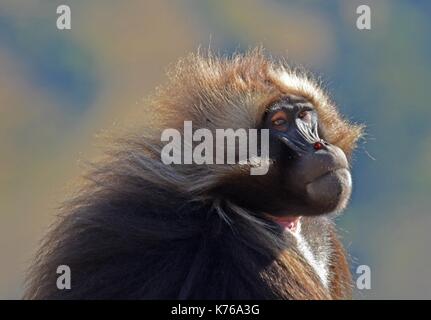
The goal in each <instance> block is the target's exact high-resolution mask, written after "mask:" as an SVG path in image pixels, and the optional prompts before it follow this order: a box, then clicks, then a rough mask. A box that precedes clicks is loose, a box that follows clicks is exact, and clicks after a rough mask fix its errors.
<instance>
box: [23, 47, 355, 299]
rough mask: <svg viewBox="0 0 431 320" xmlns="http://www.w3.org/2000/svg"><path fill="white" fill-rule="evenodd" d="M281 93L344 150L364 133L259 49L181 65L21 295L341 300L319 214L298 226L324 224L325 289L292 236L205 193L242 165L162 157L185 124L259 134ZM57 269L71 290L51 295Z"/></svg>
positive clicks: (51, 241) (342, 268)
mask: <svg viewBox="0 0 431 320" xmlns="http://www.w3.org/2000/svg"><path fill="white" fill-rule="evenodd" d="M282 75H284V76H282ZM283 77H284V78H283ZM286 79H287V80H288V81H286ZM286 94H294V95H298V96H302V97H304V98H306V99H308V100H309V101H310V102H312V103H313V105H314V106H315V108H316V109H317V112H318V114H319V117H320V119H321V126H322V127H323V128H322V129H323V130H324V133H325V138H326V139H327V140H328V141H329V142H331V143H333V144H335V145H337V146H339V147H340V148H342V149H343V150H344V151H345V152H346V154H348V155H350V154H351V152H352V151H353V149H354V146H355V142H356V140H357V139H358V137H359V136H360V134H361V127H359V126H356V125H353V124H350V123H348V122H347V121H346V120H344V119H343V118H342V117H341V116H340V115H339V114H338V112H337V110H336V108H335V107H334V105H333V104H332V103H331V101H330V100H329V98H328V97H327V95H326V94H325V93H324V92H323V91H322V89H321V88H320V86H319V85H318V84H317V82H316V81H314V80H312V79H311V78H310V77H309V76H307V75H306V74H305V73H303V72H300V71H297V70H292V69H290V68H289V67H288V66H286V65H285V64H283V63H278V62H273V61H271V60H269V59H267V58H266V57H265V56H264V54H263V53H262V51H261V50H254V51H252V52H249V53H248V54H245V55H235V56H233V57H232V58H217V57H214V56H212V55H211V54H208V56H206V57H204V56H202V55H200V54H192V55H190V56H189V57H187V58H186V59H184V60H182V61H180V62H179V63H178V65H177V66H176V67H175V68H174V70H173V71H172V72H171V73H170V74H169V81H168V84H167V85H166V86H164V87H160V88H158V90H157V93H156V95H155V96H154V97H153V100H152V102H151V103H150V104H149V106H148V110H147V112H148V118H147V123H145V124H144V126H143V129H142V130H141V131H140V132H138V133H136V134H135V135H129V136H127V137H125V138H123V139H120V140H118V144H117V146H116V147H115V148H113V149H112V151H110V152H109V154H108V159H106V160H105V161H103V162H102V163H100V164H97V165H96V168H95V169H93V170H92V171H91V172H90V173H89V174H88V175H87V183H86V184H85V185H84V186H83V187H82V189H81V191H80V192H79V193H78V194H77V195H76V196H75V197H73V198H72V199H70V200H69V201H68V202H66V203H65V205H64V207H63V209H62V213H61V214H60V217H59V219H58V223H57V224H56V225H55V226H54V227H53V229H52V231H51V232H50V233H49V234H48V236H47V237H46V239H45V241H44V242H43V245H42V246H41V249H40V250H39V252H38V254H37V258H36V261H35V263H34V265H33V266H32V268H31V270H30V272H29V278H28V289H27V291H26V294H25V298H28V299H76V298H84V299H85V298H90V299H93V298H95V299H98V298H108V299H114V298H120V299H123V298H124V299H140V298H142V299H157V298H174V299H176V298H180V299H186V298H198V299H201V298H222V299H232V298H243V299H247V298H250V299H263V298H268V299H333V298H335V299H340V298H349V297H350V294H351V288H350V274H349V271H348V265H347V262H346V258H345V254H344V250H343V248H342V246H341V244H340V242H339V241H338V240H337V236H336V233H335V228H334V227H333V224H332V223H331V222H330V221H329V219H328V218H326V217H323V218H308V219H305V222H304V225H305V226H307V225H309V224H312V223H317V222H316V221H319V226H323V227H322V228H321V229H320V230H321V232H320V231H319V232H318V233H319V234H316V241H317V242H319V241H320V242H321V243H324V244H325V245H327V246H329V247H330V251H331V252H332V255H331V257H330V290H327V289H325V288H324V287H323V285H322V284H321V282H320V281H319V279H318V278H317V276H316V274H315V273H314V271H313V270H312V268H311V267H310V266H309V265H308V263H307V262H306V261H305V260H304V259H303V258H302V256H301V254H300V253H299V252H298V251H297V249H296V247H295V245H294V240H293V239H290V238H289V235H284V234H280V232H279V231H278V229H277V228H275V227H274V225H273V224H271V223H270V222H269V221H267V220H265V219H263V218H262V217H260V216H259V215H257V214H256V213H255V212H249V211H247V210H246V209H244V208H241V207H238V206H237V205H235V204H234V203H231V202H229V201H227V200H226V199H224V198H222V197H219V196H216V195H215V194H214V193H213V192H212V191H213V189H214V188H215V186H219V185H220V184H221V183H222V181H223V179H227V178H228V179H233V178H234V177H235V176H240V175H244V174H249V173H248V172H249V171H248V170H247V168H244V167H243V166H242V167H238V166H232V165H200V166H196V165H182V166H180V165H176V166H175V165H172V166H166V165H164V164H162V163H161V161H160V150H161V148H162V146H163V144H162V143H161V142H160V133H161V130H163V129H165V128H177V129H179V130H180V131H181V130H182V127H183V121H184V120H191V121H193V127H194V128H209V129H211V130H215V129H216V128H233V129H236V128H246V129H247V128H256V127H257V126H258V125H259V123H260V121H261V119H262V116H263V112H264V111H265V108H266V106H267V105H268V104H269V103H270V102H271V101H273V100H274V99H277V98H278V97H281V96H282V95H286ZM312 219H315V221H314V222H310V221H312ZM61 264H66V265H69V266H70V267H71V270H72V290H65V291H60V290H57V288H56V277H57V276H58V275H57V274H56V268H57V266H58V265H61Z"/></svg>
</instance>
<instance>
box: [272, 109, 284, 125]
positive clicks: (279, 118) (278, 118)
mask: <svg viewBox="0 0 431 320" xmlns="http://www.w3.org/2000/svg"><path fill="white" fill-rule="evenodd" d="M287 122H288V119H287V115H286V113H285V112H284V111H278V112H276V113H275V114H274V115H273V116H272V117H271V123H272V125H273V126H274V127H276V128H278V129H281V128H283V127H285V126H286V124H287Z"/></svg>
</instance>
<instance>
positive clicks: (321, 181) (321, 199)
mask: <svg viewBox="0 0 431 320" xmlns="http://www.w3.org/2000/svg"><path fill="white" fill-rule="evenodd" d="M263 127H264V128H267V129H269V130H270V141H271V145H270V157H271V159H272V160H273V162H274V165H273V173H272V176H273V177H274V176H278V179H277V180H278V183H279V188H280V189H281V190H283V193H284V197H282V198H281V199H280V200H279V201H277V202H278V204H277V206H279V208H274V209H273V211H272V212H269V213H270V214H272V215H276V216H279V215H280V216H283V215H292V214H298V215H318V214H323V213H328V212H331V211H335V210H337V209H341V208H342V207H344V206H345V204H346V202H347V200H348V198H349V196H350V193H351V176H350V171H349V164H348V161H347V157H346V155H345V154H344V152H343V151H342V150H341V149H340V148H339V147H337V146H335V145H333V144H330V143H328V142H327V141H325V137H324V136H323V132H322V130H320V129H319V116H318V114H317V111H316V110H315V108H314V106H313V105H312V104H311V103H309V102H308V101H307V100H305V99H303V98H301V97H296V96H289V97H283V98H282V99H280V100H278V101H276V102H275V103H273V104H272V105H270V106H269V107H268V108H267V110H266V113H265V115H264V119H263Z"/></svg>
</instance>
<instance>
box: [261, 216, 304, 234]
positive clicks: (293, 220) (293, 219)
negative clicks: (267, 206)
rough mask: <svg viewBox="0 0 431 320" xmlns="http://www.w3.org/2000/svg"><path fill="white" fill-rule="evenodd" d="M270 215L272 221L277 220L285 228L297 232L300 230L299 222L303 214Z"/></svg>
mask: <svg viewBox="0 0 431 320" xmlns="http://www.w3.org/2000/svg"><path fill="white" fill-rule="evenodd" d="M268 216H269V218H270V219H271V220H272V221H274V222H276V223H277V224H278V225H279V226H280V227H282V228H283V229H284V230H288V231H290V232H296V231H297V230H298V226H299V222H300V220H301V216H283V217H277V216H273V215H268Z"/></svg>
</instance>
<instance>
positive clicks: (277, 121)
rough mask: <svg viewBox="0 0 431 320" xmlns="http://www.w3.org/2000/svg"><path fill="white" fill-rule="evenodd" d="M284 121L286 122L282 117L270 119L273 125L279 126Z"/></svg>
mask: <svg viewBox="0 0 431 320" xmlns="http://www.w3.org/2000/svg"><path fill="white" fill-rule="evenodd" d="M285 123H286V120H284V119H277V120H274V121H272V124H273V125H275V126H281V125H283V124H285Z"/></svg>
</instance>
